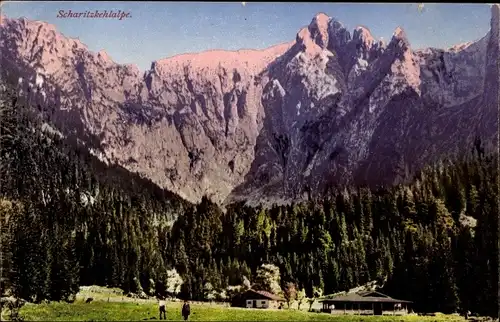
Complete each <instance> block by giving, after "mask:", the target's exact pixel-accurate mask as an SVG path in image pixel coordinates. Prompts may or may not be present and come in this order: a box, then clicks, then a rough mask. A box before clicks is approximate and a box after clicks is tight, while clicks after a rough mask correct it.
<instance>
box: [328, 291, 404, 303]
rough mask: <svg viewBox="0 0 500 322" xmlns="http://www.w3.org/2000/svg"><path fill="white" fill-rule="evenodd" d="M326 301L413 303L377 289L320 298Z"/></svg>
mask: <svg viewBox="0 0 500 322" xmlns="http://www.w3.org/2000/svg"><path fill="white" fill-rule="evenodd" d="M319 302H325V303H338V302H355V303H373V302H378V303H413V302H411V301H405V300H397V299H393V298H392V297H389V296H387V295H385V294H382V293H380V292H375V291H363V292H358V293H352V294H347V295H340V296H335V297H333V298H331V299H324V300H320V301H319Z"/></svg>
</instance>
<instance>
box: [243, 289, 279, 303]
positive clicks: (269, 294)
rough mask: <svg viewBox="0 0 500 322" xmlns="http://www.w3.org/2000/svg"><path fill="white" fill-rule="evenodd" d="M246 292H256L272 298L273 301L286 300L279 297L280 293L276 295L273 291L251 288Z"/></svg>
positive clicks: (269, 298)
mask: <svg viewBox="0 0 500 322" xmlns="http://www.w3.org/2000/svg"><path fill="white" fill-rule="evenodd" d="M245 293H246V294H248V293H255V294H258V295H260V296H262V297H264V298H266V299H268V300H272V301H285V299H283V298H281V297H279V296H278V295H275V294H273V293H271V292H266V291H257V290H253V289H250V290H248V291H246V292H245Z"/></svg>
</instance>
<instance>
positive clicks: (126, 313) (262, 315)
mask: <svg viewBox="0 0 500 322" xmlns="http://www.w3.org/2000/svg"><path fill="white" fill-rule="evenodd" d="M180 309H181V303H178V302H170V303H168V305H167V320H170V321H175V320H181V318H182V317H181V314H180ZM191 310H192V314H191V316H190V319H189V320H192V321H339V322H340V321H345V322H350V321H377V322H379V321H398V322H399V321H464V319H463V318H461V317H459V316H455V315H437V316H435V317H422V316H416V315H408V316H383V317H374V316H366V317H365V316H349V315H345V316H335V315H331V314H326V313H309V312H304V311H298V310H286V309H285V310H259V309H244V308H231V307H224V306H221V305H209V304H197V303H193V304H191ZM21 317H22V318H23V319H24V320H29V321H117V320H118V321H131V320H132V321H145V320H158V318H159V316H158V310H157V305H156V303H154V302H146V301H144V302H141V303H135V302H132V301H130V302H113V301H110V302H107V301H94V302H92V303H89V304H86V303H85V302H84V301H82V300H79V301H77V302H75V303H72V304H68V303H62V302H54V303H49V304H38V305H35V304H27V305H25V306H24V307H23V308H22V309H21Z"/></svg>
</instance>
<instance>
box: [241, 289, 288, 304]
mask: <svg viewBox="0 0 500 322" xmlns="http://www.w3.org/2000/svg"><path fill="white" fill-rule="evenodd" d="M284 302H285V299H283V298H281V297H279V296H277V295H275V294H273V293H270V292H266V291H257V290H253V289H250V290H248V291H246V292H244V293H243V294H240V295H239V296H238V298H237V299H235V300H233V306H238V307H245V308H255V309H269V308H273V309H277V308H279V307H280V305H283V303H284Z"/></svg>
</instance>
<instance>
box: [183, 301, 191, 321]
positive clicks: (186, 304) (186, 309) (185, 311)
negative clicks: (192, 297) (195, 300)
mask: <svg viewBox="0 0 500 322" xmlns="http://www.w3.org/2000/svg"><path fill="white" fill-rule="evenodd" d="M190 314H191V307H190V305H189V302H188V301H184V305H182V317H183V318H184V320H185V321H187V319H189V315H190Z"/></svg>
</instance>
